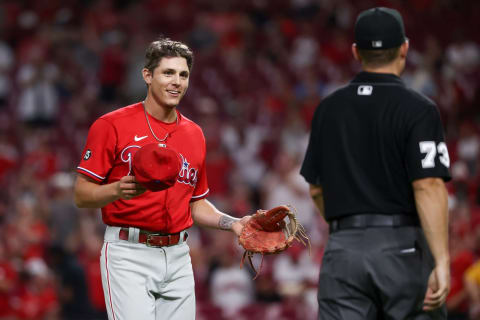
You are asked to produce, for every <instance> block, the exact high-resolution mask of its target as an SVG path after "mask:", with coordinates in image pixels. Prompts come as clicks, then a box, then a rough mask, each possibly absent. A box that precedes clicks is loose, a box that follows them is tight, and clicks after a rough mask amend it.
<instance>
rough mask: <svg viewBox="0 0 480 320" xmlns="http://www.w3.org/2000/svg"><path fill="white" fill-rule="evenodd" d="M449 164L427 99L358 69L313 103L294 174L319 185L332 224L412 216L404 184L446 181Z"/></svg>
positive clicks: (400, 83)
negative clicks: (361, 217)
mask: <svg viewBox="0 0 480 320" xmlns="http://www.w3.org/2000/svg"><path fill="white" fill-rule="evenodd" d="M449 165H450V160H449V157H448V151H447V146H446V144H445V141H444V136H443V130H442V124H441V121H440V116H439V113H438V110H437V108H436V106H435V104H434V102H433V101H431V100H430V99H428V98H426V97H425V96H423V95H421V94H419V93H416V92H415V91H413V90H411V89H408V88H407V87H406V86H405V84H404V83H403V81H402V80H401V79H400V78H399V77H397V76H395V75H393V74H382V73H369V72H361V73H359V74H358V75H357V76H356V77H355V78H354V79H353V80H352V81H351V82H350V84H348V85H347V86H345V87H343V88H340V89H339V90H337V91H335V92H334V93H332V94H331V95H329V96H327V97H326V98H325V99H324V100H323V101H322V102H321V103H320V105H319V106H318V108H317V110H316V111H315V114H314V117H313V120H312V131H311V135H310V141H309V145H308V149H307V153H306V155H305V160H304V162H303V165H302V169H301V172H300V173H301V175H303V176H304V177H305V179H306V180H307V182H309V183H310V184H314V185H319V186H321V187H322V188H323V199H324V205H325V218H326V219H327V220H332V219H336V218H339V217H342V216H347V215H352V214H360V213H378V214H414V215H416V209H415V201H414V196H413V190H412V186H411V183H412V181H414V180H416V179H420V178H425V177H441V178H443V179H444V180H446V181H447V180H450V174H449V171H448V168H449Z"/></svg>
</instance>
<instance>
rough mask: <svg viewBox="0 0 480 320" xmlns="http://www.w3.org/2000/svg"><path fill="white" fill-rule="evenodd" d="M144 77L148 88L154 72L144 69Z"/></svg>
mask: <svg viewBox="0 0 480 320" xmlns="http://www.w3.org/2000/svg"><path fill="white" fill-rule="evenodd" d="M142 76H143V80H144V81H145V83H146V84H147V86H149V85H150V84H151V83H152V78H153V72H152V71H150V70H149V69H147V68H143V69H142Z"/></svg>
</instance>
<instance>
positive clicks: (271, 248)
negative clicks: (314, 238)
mask: <svg viewBox="0 0 480 320" xmlns="http://www.w3.org/2000/svg"><path fill="white" fill-rule="evenodd" d="M295 214H296V211H295V209H294V208H293V207H291V206H285V205H282V206H278V207H275V208H272V209H270V210H257V212H256V213H255V214H254V215H253V216H252V218H251V219H250V220H248V222H247V224H246V225H245V226H244V227H243V229H242V233H241V234H240V236H239V238H238V242H239V243H240V245H241V246H242V247H243V248H244V249H245V253H244V254H243V257H242V260H241V262H240V267H243V264H244V262H245V257H247V258H248V261H249V263H250V266H251V267H252V269H253V270H254V271H255V273H256V275H255V278H256V277H257V276H258V274H259V272H260V270H261V268H262V265H263V256H264V255H266V254H276V253H280V252H282V251H284V250H286V249H287V248H288V247H290V246H291V245H292V242H293V240H295V239H296V240H298V241H300V242H301V243H302V244H303V245H306V243H307V242H308V244H309V245H310V241H309V239H308V237H307V234H306V233H305V229H304V228H303V226H302V225H301V224H300V223H298V221H297V219H296V217H295ZM255 253H259V254H261V255H262V262H261V264H260V268H259V270H258V272H257V271H256V270H255V267H254V266H253V263H252V256H253V255H254V254H255ZM255 278H254V279H255Z"/></svg>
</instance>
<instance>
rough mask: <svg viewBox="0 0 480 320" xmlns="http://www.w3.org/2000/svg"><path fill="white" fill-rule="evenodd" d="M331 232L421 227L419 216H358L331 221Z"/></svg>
mask: <svg viewBox="0 0 480 320" xmlns="http://www.w3.org/2000/svg"><path fill="white" fill-rule="evenodd" d="M329 224H330V232H335V231H338V230H343V229H363V228H371V227H406V226H419V225H420V221H419V219H418V216H413V215H406V214H395V215H387V214H356V215H353V216H347V217H343V218H338V219H334V220H331V221H330V222H329Z"/></svg>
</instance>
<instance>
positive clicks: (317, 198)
mask: <svg viewBox="0 0 480 320" xmlns="http://www.w3.org/2000/svg"><path fill="white" fill-rule="evenodd" d="M310 196H311V197H312V200H313V202H314V203H315V206H316V207H317V209H318V211H320V215H321V216H322V217H323V218H324V219H325V207H324V202H323V189H322V187H321V186H318V185H313V184H310Z"/></svg>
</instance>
